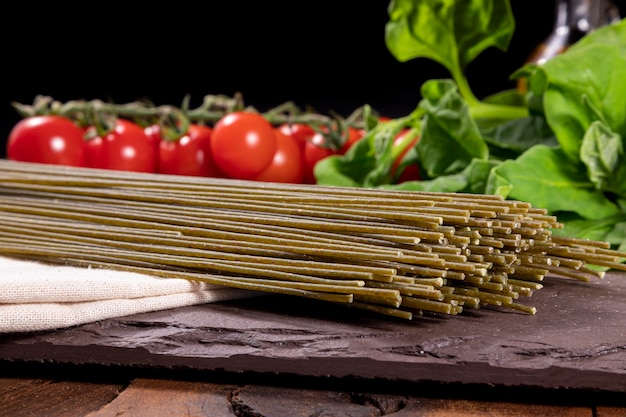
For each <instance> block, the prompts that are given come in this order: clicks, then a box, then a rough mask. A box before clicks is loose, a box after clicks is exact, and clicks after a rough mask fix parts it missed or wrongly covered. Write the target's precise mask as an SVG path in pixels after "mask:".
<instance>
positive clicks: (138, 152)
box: [86, 119, 157, 172]
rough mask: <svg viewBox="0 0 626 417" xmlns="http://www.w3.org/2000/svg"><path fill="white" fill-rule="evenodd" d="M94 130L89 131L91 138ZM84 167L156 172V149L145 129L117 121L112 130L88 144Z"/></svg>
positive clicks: (93, 128)
mask: <svg viewBox="0 0 626 417" xmlns="http://www.w3.org/2000/svg"><path fill="white" fill-rule="evenodd" d="M94 130H95V127H93V126H92V127H89V128H88V134H89V135H93V133H94V132H93V131H94ZM86 151H87V166H89V167H92V168H102V169H115V170H122V171H135V172H156V164H157V149H155V146H154V142H153V140H152V139H150V138H148V136H147V135H146V133H145V132H144V129H142V128H141V127H139V125H137V124H136V123H134V122H131V121H129V120H125V119H117V120H116V122H115V126H114V127H113V129H112V130H111V131H110V132H108V133H106V134H104V135H102V136H97V135H96V136H94V137H92V138H91V139H89V140H88V141H87V146H86Z"/></svg>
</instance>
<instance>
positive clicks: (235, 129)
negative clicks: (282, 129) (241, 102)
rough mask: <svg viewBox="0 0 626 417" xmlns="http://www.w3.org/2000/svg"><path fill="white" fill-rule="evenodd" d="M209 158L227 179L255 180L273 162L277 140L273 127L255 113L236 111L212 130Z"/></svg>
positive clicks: (226, 116) (222, 119) (225, 117)
mask: <svg viewBox="0 0 626 417" xmlns="http://www.w3.org/2000/svg"><path fill="white" fill-rule="evenodd" d="M210 146H211V155H212V157H213V160H214V161H215V163H216V165H217V166H218V168H219V169H220V170H221V171H222V172H224V174H226V175H227V176H228V177H231V178H236V179H243V180H248V179H254V178H255V177H257V176H258V175H259V174H260V173H261V172H263V171H264V170H265V169H266V168H267V167H268V166H269V165H270V163H271V162H272V160H273V159H274V154H275V153H276V147H277V139H276V134H275V133H274V127H273V126H272V125H271V124H270V123H269V122H268V121H267V120H265V118H263V116H261V115H260V114H258V113H253V112H246V111H237V112H232V113H229V114H227V115H225V116H224V117H222V118H221V119H220V120H219V121H218V122H217V123H216V124H215V126H213V136H212V138H211V145H210Z"/></svg>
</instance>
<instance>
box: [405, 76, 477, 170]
mask: <svg viewBox="0 0 626 417" xmlns="http://www.w3.org/2000/svg"><path fill="white" fill-rule="evenodd" d="M422 97H423V99H422V101H421V102H420V104H419V109H422V110H423V111H424V112H425V117H424V119H423V120H424V121H423V126H422V136H421V138H420V140H419V142H417V146H416V150H417V153H418V157H419V165H420V167H421V168H422V171H423V172H425V173H426V174H427V176H428V177H429V178H435V177H439V176H441V175H450V174H455V173H458V172H460V171H462V170H463V169H465V168H466V167H467V166H468V165H469V164H470V162H472V160H473V159H474V158H478V159H487V158H488V157H489V149H488V148H487V144H486V143H485V141H484V139H483V137H482V135H481V134H480V131H479V129H478V126H477V125H476V122H475V121H474V119H473V118H472V117H471V116H470V113H469V108H468V106H467V103H466V102H465V100H463V99H462V98H461V96H460V95H459V93H458V90H457V88H456V85H455V84H454V82H453V81H452V80H429V81H427V82H425V83H424V84H423V85H422Z"/></svg>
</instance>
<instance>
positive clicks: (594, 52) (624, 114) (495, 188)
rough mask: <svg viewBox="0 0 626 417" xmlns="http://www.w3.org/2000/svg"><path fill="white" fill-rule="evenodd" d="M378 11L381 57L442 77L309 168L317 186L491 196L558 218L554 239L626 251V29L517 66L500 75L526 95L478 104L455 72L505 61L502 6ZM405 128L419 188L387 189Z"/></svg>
mask: <svg viewBox="0 0 626 417" xmlns="http://www.w3.org/2000/svg"><path fill="white" fill-rule="evenodd" d="M388 13H389V22H388V23H387V26H386V32H385V41H386V45H387V48H388V49H389V51H390V53H391V54H392V55H393V56H394V57H395V58H396V59H398V60H399V61H402V62H404V61H408V60H411V59H416V58H426V59H431V60H434V61H436V62H438V63H440V64H441V65H443V66H444V67H445V68H447V69H448V71H449V72H450V75H451V79H448V80H439V79H438V80H429V81H427V82H425V83H424V84H423V85H422V86H421V89H420V93H421V99H420V100H419V103H418V106H417V108H416V110H415V111H414V112H413V113H411V115H409V116H407V117H406V118H402V119H398V120H393V121H391V122H386V123H385V124H378V125H376V126H374V127H372V128H371V129H370V130H369V131H368V133H367V135H366V139H365V140H363V141H362V142H360V143H359V144H358V146H355V147H354V149H353V150H351V152H348V153H347V154H346V155H344V156H333V157H330V158H327V159H326V160H324V161H322V162H321V163H320V164H318V166H317V167H316V176H317V178H318V183H320V184H323V185H351V186H362V187H383V188H395V189H405V190H425V191H448V192H471V193H491V194H499V195H502V196H504V197H507V198H511V199H518V200H523V201H528V202H530V203H532V204H533V205H534V206H536V207H542V208H546V209H547V210H548V211H549V212H550V213H551V214H557V215H558V217H559V220H560V221H561V222H562V223H563V224H564V225H565V227H564V228H563V229H560V230H558V231H555V233H560V234H564V235H569V236H576V237H583V238H590V239H594V240H606V241H608V242H610V243H612V244H613V245H615V246H617V247H620V248H622V249H623V248H624V247H626V156H625V150H626V144H625V143H624V141H625V140H626V139H625V138H626V76H624V74H625V72H624V71H625V70H626V20H622V21H620V22H617V23H614V24H611V25H609V26H605V27H602V28H600V29H597V30H595V31H594V32H592V33H590V34H589V35H587V36H585V37H584V38H583V39H581V40H580V41H579V42H578V43H576V44H575V45H573V46H571V47H570V48H569V49H568V50H567V51H566V52H564V53H562V54H561V55H558V56H556V57H554V58H552V59H550V60H549V61H547V62H546V63H544V64H542V65H537V64H527V65H525V66H523V67H522V68H519V69H518V70H517V71H515V72H514V73H513V74H511V75H510V76H509V78H510V79H512V80H515V79H518V78H525V79H526V84H527V85H528V91H527V92H525V93H522V92H520V91H518V90H514V89H511V90H505V91H502V92H499V93H495V94H493V95H491V96H489V97H486V98H484V99H482V100H480V99H478V98H477V97H476V96H475V95H474V94H473V92H472V90H471V88H470V83H469V80H468V79H467V78H466V75H465V69H466V67H467V65H468V64H470V63H471V62H472V61H473V60H474V59H475V58H476V57H477V56H478V55H479V54H480V53H481V52H483V51H484V50H485V49H487V48H489V47H495V48H498V49H500V50H502V51H505V52H506V50H507V48H508V45H509V42H510V39H511V36H512V34H513V32H514V29H515V22H514V19H513V15H512V12H511V8H510V5H509V1H508V0H469V1H463V2H459V1H455V0H391V1H390V4H389V8H388ZM407 127H408V128H412V129H413V130H414V131H415V132H417V134H419V135H420V139H419V141H418V142H417V144H416V145H415V147H414V149H412V152H411V163H413V162H417V163H418V165H419V166H420V169H421V174H422V175H421V176H422V180H420V181H409V182H405V183H401V184H394V183H393V178H391V175H390V166H391V164H392V162H393V157H394V152H393V146H392V142H393V137H394V135H395V134H397V132H399V131H400V129H403V128H407ZM395 156H397V155H395Z"/></svg>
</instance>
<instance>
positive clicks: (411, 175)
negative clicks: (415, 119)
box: [391, 129, 421, 184]
mask: <svg viewBox="0 0 626 417" xmlns="http://www.w3.org/2000/svg"><path fill="white" fill-rule="evenodd" d="M409 131H410V130H409V129H403V130H402V131H400V133H398V135H396V137H395V139H394V141H393V146H400V144H401V143H402V141H403V139H404V136H405V135H406V134H407V133H409ZM418 140H419V136H415V137H414V138H413V139H412V140H411V142H410V143H409V144H408V145H407V146H406V148H405V149H404V150H403V151H402V152H401V153H400V154H399V155H398V157H397V158H396V159H395V161H393V165H392V166H391V177H392V178H394V179H395V181H394V182H396V183H398V184H399V183H401V182H405V181H418V180H420V179H421V176H420V170H419V166H417V165H416V164H412V165H407V166H406V167H404V168H403V169H402V171H401V172H400V173H398V168H399V167H400V164H401V163H402V160H403V159H404V157H405V156H406V154H407V153H408V152H409V151H410V150H411V148H413V147H415V144H417V141H418Z"/></svg>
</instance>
